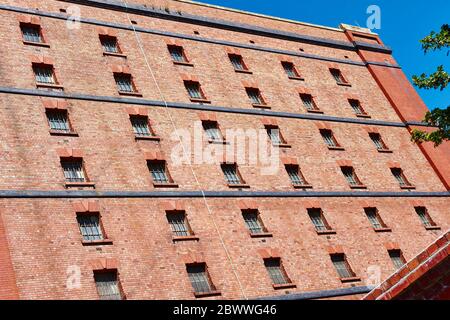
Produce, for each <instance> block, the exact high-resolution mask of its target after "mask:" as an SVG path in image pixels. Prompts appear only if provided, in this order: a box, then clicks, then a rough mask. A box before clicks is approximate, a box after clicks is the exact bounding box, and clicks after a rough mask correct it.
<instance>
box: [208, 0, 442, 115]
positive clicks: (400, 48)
mask: <svg viewBox="0 0 450 320" xmlns="http://www.w3.org/2000/svg"><path fill="white" fill-rule="evenodd" d="M199 1H201V2H204V3H210V4H216V5H221V6H225V7H230V8H235V9H241V10H246V11H251V12H257V13H262V14H268V15H272V16H277V17H282V18H288V19H293V20H298V21H302V22H309V23H314V24H320V25H325V26H330V27H337V26H339V24H340V23H341V22H342V23H347V24H352V25H360V26H361V27H365V26H366V21H367V18H368V16H369V15H368V14H367V13H366V10H367V7H368V6H369V5H373V4H374V5H378V6H379V7H380V9H381V29H380V30H374V32H376V33H378V34H379V35H380V37H381V39H382V40H383V42H384V43H385V44H386V45H388V46H390V47H391V48H392V49H393V51H394V53H393V55H394V58H395V59H396V60H397V61H398V63H399V64H400V65H401V67H402V68H403V71H404V72H405V74H406V76H407V77H408V78H409V79H411V77H412V75H414V74H421V73H422V72H425V73H431V72H433V71H434V70H435V69H436V67H437V66H438V65H441V64H442V65H444V66H445V68H446V70H447V72H450V55H449V56H447V52H446V51H440V52H435V53H433V52H430V53H427V54H426V55H425V54H424V53H423V51H422V50H421V45H420V43H419V40H420V39H422V38H423V37H425V36H426V35H428V34H429V33H430V31H432V30H435V31H438V30H439V29H440V27H441V25H442V24H444V23H449V24H450V1H448V0H431V1H430V0H429V1H419V0H414V1H407V0H395V1H393V0H390V1H389V0H340V1H335V0H334V1H333V0H316V1H311V0H308V1H305V0H253V1H250V0H199ZM416 90H418V92H419V94H420V96H421V97H422V99H423V100H424V101H425V103H426V104H427V106H428V107H429V108H430V109H434V108H435V107H440V108H444V107H447V106H448V105H450V88H447V89H445V90H444V91H442V92H441V91H439V90H419V89H417V88H416Z"/></svg>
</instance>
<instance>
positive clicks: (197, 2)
mask: <svg viewBox="0 0 450 320" xmlns="http://www.w3.org/2000/svg"><path fill="white" fill-rule="evenodd" d="M173 1H176V2H183V3H189V4H193V5H198V6H203V7H209V8H214V9H219V10H225V11H230V12H236V13H242V14H247V15H251V16H256V17H260V18H266V19H271V20H277V21H283V22H289V23H293V24H299V25H304V26H308V27H313V28H319V29H326V30H330V31H336V32H344V30H342V29H340V28H334V27H327V26H323V25H319V24H314V23H308V22H302V21H297V20H292V19H287V18H280V17H275V16H271V15H267V14H262V13H256V12H251V11H245V10H239V9H234V8H229V7H223V6H219V5H215V4H209V3H204V2H199V1H192V0H173Z"/></svg>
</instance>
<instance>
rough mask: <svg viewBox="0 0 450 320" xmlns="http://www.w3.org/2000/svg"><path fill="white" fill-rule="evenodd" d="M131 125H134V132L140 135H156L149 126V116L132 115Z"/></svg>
mask: <svg viewBox="0 0 450 320" xmlns="http://www.w3.org/2000/svg"><path fill="white" fill-rule="evenodd" d="M130 121H131V125H132V126H133V131H134V134H135V135H136V136H138V137H149V136H154V133H153V131H152V130H151V128H150V126H149V121H148V117H147V116H130Z"/></svg>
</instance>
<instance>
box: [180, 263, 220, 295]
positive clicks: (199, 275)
mask: <svg viewBox="0 0 450 320" xmlns="http://www.w3.org/2000/svg"><path fill="white" fill-rule="evenodd" d="M186 270H187V273H188V275H189V280H190V281H191V284H192V287H193V288H194V292H195V293H197V294H201V293H209V292H212V291H214V290H215V288H214V286H213V284H212V282H211V279H210V277H209V274H208V271H207V270H206V264H205V263H202V264H195V265H186Z"/></svg>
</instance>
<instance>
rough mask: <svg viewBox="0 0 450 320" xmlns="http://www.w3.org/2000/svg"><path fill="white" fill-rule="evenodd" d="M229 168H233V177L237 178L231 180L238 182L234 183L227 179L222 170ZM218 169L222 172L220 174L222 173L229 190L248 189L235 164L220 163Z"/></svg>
mask: <svg viewBox="0 0 450 320" xmlns="http://www.w3.org/2000/svg"><path fill="white" fill-rule="evenodd" d="M231 166H232V167H233V168H234V175H235V176H236V178H237V179H233V180H235V181H238V182H236V183H234V182H232V181H230V180H229V179H228V178H227V174H226V172H225V170H224V168H226V167H231ZM220 168H221V170H222V173H223V175H224V178H225V182H226V183H227V185H228V187H230V188H233V187H234V188H248V187H249V186H248V185H247V184H246V182H245V180H244V179H243V178H242V175H241V173H240V170H239V167H238V165H237V163H221V164H220Z"/></svg>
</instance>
